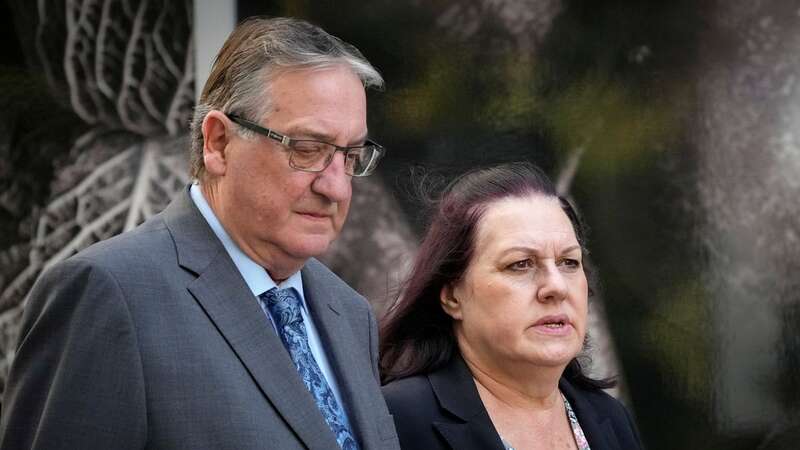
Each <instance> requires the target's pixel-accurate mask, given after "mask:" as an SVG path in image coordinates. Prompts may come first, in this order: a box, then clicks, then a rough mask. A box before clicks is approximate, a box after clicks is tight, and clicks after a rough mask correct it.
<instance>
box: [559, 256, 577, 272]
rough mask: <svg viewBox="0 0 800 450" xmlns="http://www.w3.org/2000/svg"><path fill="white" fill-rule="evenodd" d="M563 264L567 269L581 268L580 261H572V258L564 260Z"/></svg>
mask: <svg viewBox="0 0 800 450" xmlns="http://www.w3.org/2000/svg"><path fill="white" fill-rule="evenodd" d="M561 264H563V265H564V266H566V267H568V268H570V269H580V267H581V261H580V260H578V259H572V258H567V259H564V260H563V261H562V262H561Z"/></svg>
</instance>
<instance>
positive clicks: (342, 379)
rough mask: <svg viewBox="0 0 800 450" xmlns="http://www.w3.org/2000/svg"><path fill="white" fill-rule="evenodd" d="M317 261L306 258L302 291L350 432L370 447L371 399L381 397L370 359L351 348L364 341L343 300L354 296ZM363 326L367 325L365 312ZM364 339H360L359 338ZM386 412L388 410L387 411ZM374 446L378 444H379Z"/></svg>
mask: <svg viewBox="0 0 800 450" xmlns="http://www.w3.org/2000/svg"><path fill="white" fill-rule="evenodd" d="M319 265H320V263H319V262H317V261H316V260H313V259H312V260H309V261H308V263H306V265H305V267H303V270H302V274H303V291H304V293H305V298H306V303H307V305H308V307H309V310H310V313H311V316H312V317H313V319H314V325H315V326H316V328H317V331H318V332H319V333H320V337H321V338H322V342H323V343H324V345H325V350H326V352H327V355H328V357H329V360H330V362H331V365H332V366H333V369H334V372H335V373H336V379H337V384H338V387H339V391H340V392H341V393H342V398H343V400H344V401H345V402H346V403H347V404H346V405H344V407H345V409H346V410H347V412H348V416H349V418H350V425H351V426H352V427H353V428H354V429H353V432H354V433H355V434H356V435H357V436H359V437H360V441H361V444H362V447H364V448H371V447H372V445H369V443H368V442H365V440H366V439H368V437H369V436H372V435H373V434H374V433H372V431H373V430H372V429H369V430H367V429H365V428H366V427H370V426H373V427H374V424H375V421H376V418H375V417H374V416H375V411H376V405H374V404H373V398H382V397H380V395H381V394H380V392H379V390H378V384H377V380H375V378H373V377H372V367H371V366H370V365H369V364H368V363H369V359H368V358H365V357H364V356H363V355H358V354H357V353H356V352H354V351H353V349H355V348H359V347H361V346H363V345H364V344H363V343H361V344H359V341H358V340H357V338H356V336H355V335H354V333H353V329H352V327H351V325H350V323H349V321H348V319H347V318H345V317H344V316H342V314H344V313H345V311H346V310H345V306H344V305H343V303H342V299H349V298H352V297H353V295H354V294H353V292H352V291H351V290H349V288H345V285H344V283H343V282H342V281H341V280H339V279H338V278H334V277H333V276H332V275H331V274H330V273H329V272H328V271H327V269H323V268H322V267H318V266H319ZM363 320H364V327H365V328H366V327H368V326H369V324H368V320H369V319H368V317H367V316H366V315H365V316H364V318H363ZM362 340H363V338H362ZM372 386H374V389H372V388H371V387H372ZM387 414H388V413H387ZM373 445H377V446H380V444H379V443H374V444H373Z"/></svg>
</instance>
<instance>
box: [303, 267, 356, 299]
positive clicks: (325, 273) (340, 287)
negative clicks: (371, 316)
mask: <svg viewBox="0 0 800 450" xmlns="http://www.w3.org/2000/svg"><path fill="white" fill-rule="evenodd" d="M303 272H304V273H303V280H304V282H306V281H308V282H314V283H318V284H320V285H322V286H325V288H326V289H327V290H329V291H330V293H331V295H334V296H336V297H338V298H339V299H341V300H343V301H345V302H346V303H347V304H349V305H350V306H356V307H360V308H367V309H369V302H368V301H367V299H366V298H364V296H362V295H361V294H359V293H358V292H356V291H355V289H353V288H351V287H350V285H348V284H347V283H346V282H345V281H344V280H342V279H341V278H339V276H338V275H336V274H335V273H333V271H331V270H330V269H329V268H328V267H327V266H325V265H324V264H322V263H321V262H320V261H319V260H317V259H316V258H311V259H309V260H308V261H306V264H305V266H304V267H303Z"/></svg>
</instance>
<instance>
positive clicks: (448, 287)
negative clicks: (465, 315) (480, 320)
mask: <svg viewBox="0 0 800 450" xmlns="http://www.w3.org/2000/svg"><path fill="white" fill-rule="evenodd" d="M455 291H456V289H455V287H454V286H453V284H452V283H448V284H445V285H444V286H442V289H441V290H440V291H439V303H440V304H441V305H442V309H443V310H444V312H445V314H447V315H448V316H450V317H452V318H453V319H454V320H461V302H459V301H458V299H457V298H456V295H455Z"/></svg>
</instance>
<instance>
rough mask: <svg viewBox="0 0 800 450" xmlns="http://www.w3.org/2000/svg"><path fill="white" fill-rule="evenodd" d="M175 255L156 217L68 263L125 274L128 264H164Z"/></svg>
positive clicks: (77, 255)
mask: <svg viewBox="0 0 800 450" xmlns="http://www.w3.org/2000/svg"><path fill="white" fill-rule="evenodd" d="M171 254H175V245H174V242H173V240H172V237H171V235H170V233H169V231H168V230H167V228H166V226H165V225H164V222H163V220H161V218H160V217H159V216H156V217H154V218H153V219H151V220H149V221H147V222H145V223H143V224H141V225H139V226H138V227H136V228H134V229H133V230H130V231H127V232H124V233H121V234H118V235H116V236H113V237H111V238H109V239H106V240H103V241H100V242H96V243H94V244H92V245H91V246H89V247H87V248H86V249H84V250H82V251H80V252H78V253H77V254H75V255H73V256H72V257H70V258H68V259H79V260H84V261H87V262H89V263H90V264H91V263H94V264H97V265H100V266H102V267H105V268H107V269H109V270H111V271H112V272H113V271H115V268H119V269H121V270H126V268H129V267H130V265H131V264H138V263H145V265H143V266H144V267H146V263H148V262H152V261H164V259H165V258H166V257H167V256H168V255H171Z"/></svg>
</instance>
